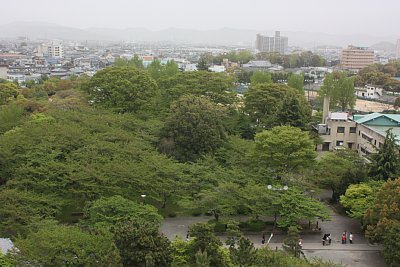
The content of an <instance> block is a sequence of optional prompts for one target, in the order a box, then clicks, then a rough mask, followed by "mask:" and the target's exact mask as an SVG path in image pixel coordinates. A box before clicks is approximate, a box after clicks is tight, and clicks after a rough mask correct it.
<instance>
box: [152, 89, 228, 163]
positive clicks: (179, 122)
mask: <svg viewBox="0 0 400 267" xmlns="http://www.w3.org/2000/svg"><path fill="white" fill-rule="evenodd" d="M223 117H224V111H223V109H222V108H220V107H219V106H217V105H215V104H214V103H212V102H210V101H209V100H207V99H206V98H202V97H197V96H193V95H187V96H182V97H181V98H180V99H179V100H177V101H176V102H174V103H173V104H172V106H171V109H170V115H169V117H168V118H167V121H166V124H165V127H164V129H163V132H164V133H163V136H164V137H163V139H161V143H160V148H161V150H162V151H163V152H165V153H167V154H172V155H173V156H175V157H176V158H177V159H179V160H181V161H193V160H196V159H197V158H198V157H199V156H201V155H203V154H206V153H208V152H213V151H215V150H216V149H217V148H218V147H219V146H221V145H222V144H223V142H224V140H225V138H226V136H225V130H224V126H223V122H222V119H223Z"/></svg>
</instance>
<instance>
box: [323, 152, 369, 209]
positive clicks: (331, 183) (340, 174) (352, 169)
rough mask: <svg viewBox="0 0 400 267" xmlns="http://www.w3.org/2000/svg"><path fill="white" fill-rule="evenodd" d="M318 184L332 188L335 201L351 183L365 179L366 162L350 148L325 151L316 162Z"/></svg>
mask: <svg viewBox="0 0 400 267" xmlns="http://www.w3.org/2000/svg"><path fill="white" fill-rule="evenodd" d="M316 174H317V176H318V177H319V178H318V184H319V185H322V186H328V187H329V188H330V189H331V190H332V200H333V201H337V200H338V199H339V196H340V195H342V194H344V193H345V191H346V189H347V187H348V186H349V185H350V184H352V183H359V182H364V181H366V180H367V175H366V164H365V161H364V159H362V158H361V157H360V156H359V155H358V154H357V153H356V152H354V151H352V150H350V149H344V150H337V151H334V152H329V153H326V154H325V155H324V156H322V157H321V159H320V160H319V161H318V163H317V172H316Z"/></svg>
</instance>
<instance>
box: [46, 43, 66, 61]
mask: <svg viewBox="0 0 400 267" xmlns="http://www.w3.org/2000/svg"><path fill="white" fill-rule="evenodd" d="M47 54H48V55H49V57H54V58H63V57H64V48H63V46H62V45H61V44H59V43H51V44H49V45H47Z"/></svg>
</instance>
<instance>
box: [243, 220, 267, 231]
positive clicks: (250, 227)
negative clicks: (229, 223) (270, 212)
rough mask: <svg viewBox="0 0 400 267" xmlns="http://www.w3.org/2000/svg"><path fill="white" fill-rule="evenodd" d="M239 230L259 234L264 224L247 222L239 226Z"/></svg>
mask: <svg viewBox="0 0 400 267" xmlns="http://www.w3.org/2000/svg"><path fill="white" fill-rule="evenodd" d="M239 227H240V229H242V230H247V231H251V232H260V231H262V230H264V229H265V227H266V223H265V222H264V221H261V220H249V221H246V222H241V223H240V224H239Z"/></svg>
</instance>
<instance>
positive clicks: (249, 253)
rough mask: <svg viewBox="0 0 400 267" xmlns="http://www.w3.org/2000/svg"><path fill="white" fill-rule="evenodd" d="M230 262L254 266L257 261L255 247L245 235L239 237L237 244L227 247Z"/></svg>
mask: <svg viewBox="0 0 400 267" xmlns="http://www.w3.org/2000/svg"><path fill="white" fill-rule="evenodd" d="M229 252H230V256H231V259H232V262H233V263H234V264H236V265H237V266H254V264H255V263H256V261H257V249H255V248H254V245H253V243H252V242H251V241H250V240H249V239H248V238H245V237H243V236H242V237H241V238H240V239H239V241H238V243H237V246H231V247H229Z"/></svg>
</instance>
